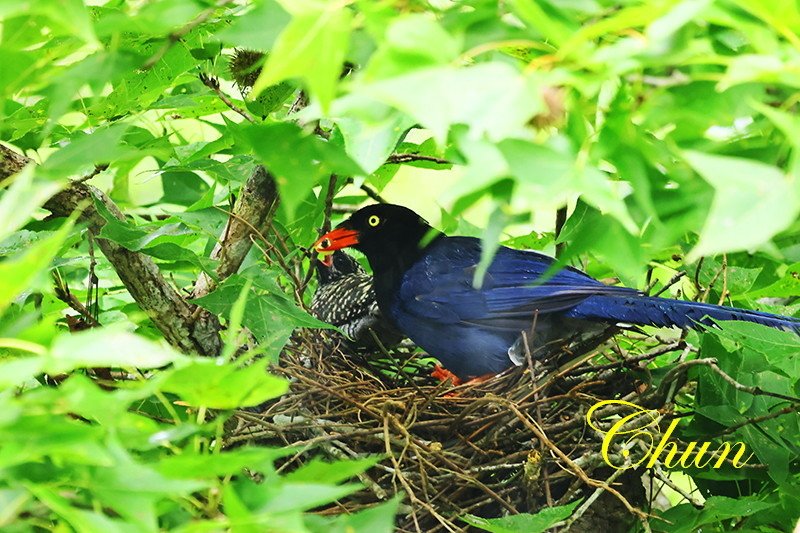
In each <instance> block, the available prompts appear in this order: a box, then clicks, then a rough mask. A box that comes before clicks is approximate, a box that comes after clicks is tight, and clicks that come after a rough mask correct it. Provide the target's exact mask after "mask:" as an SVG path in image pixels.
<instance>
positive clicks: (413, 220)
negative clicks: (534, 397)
mask: <svg viewBox="0 0 800 533" xmlns="http://www.w3.org/2000/svg"><path fill="white" fill-rule="evenodd" d="M347 247H353V248H355V249H356V250H359V251H360V252H362V253H364V255H366V256H367V260H368V261H369V264H370V266H371V267H372V273H373V278H374V287H375V293H376V297H377V301H378V306H379V307H380V309H381V311H382V312H383V314H384V315H385V316H386V317H388V318H389V319H390V320H392V321H393V322H394V324H395V325H396V326H397V328H398V329H399V330H400V331H402V332H403V333H405V334H406V335H407V336H408V337H409V338H410V339H411V340H412V341H414V342H415V343H416V344H417V345H419V346H420V347H421V348H423V349H424V350H426V351H427V352H428V353H429V354H431V355H432V356H433V357H436V358H437V359H438V360H439V361H440V362H441V363H442V365H443V366H444V367H445V368H446V369H447V370H448V371H450V372H452V373H453V374H455V376H457V377H458V378H459V380H466V379H472V378H476V377H483V376H487V375H494V374H497V373H500V372H502V371H503V370H506V369H507V368H510V367H511V366H514V365H515V364H520V363H521V362H522V360H523V359H522V358H523V357H524V352H522V351H521V350H522V343H521V339H522V338H523V337H522V336H523V335H524V334H526V333H525V332H528V331H530V330H531V328H532V326H534V321H535V331H534V333H533V334H532V335H531V336H529V337H528V339H530V340H531V342H532V343H533V345H532V346H530V349H531V350H537V349H538V348H540V347H542V346H543V345H545V344H548V343H551V342H554V341H558V340H559V339H564V338H567V337H571V336H574V335H575V334H576V333H591V332H593V331H598V330H599V331H602V330H603V329H605V328H606V327H608V326H613V325H616V324H620V323H622V324H630V325H652V326H677V327H679V328H694V327H702V326H713V324H714V321H717V320H744V321H748V322H756V323H758V324H763V325H766V326H770V327H774V328H781V329H787V330H792V331H794V332H796V333H798V334H800V319H795V318H790V317H784V316H779V315H773V314H769V313H762V312H759V311H750V310H746V309H737V308H733V307H723V306H718V305H711V304H704V303H696V302H689V301H682V300H672V299H667V298H658V297H650V296H646V295H644V294H643V293H641V292H639V291H637V290H635V289H630V288H626V287H618V286H609V285H605V284H603V283H601V282H600V281H597V280H596V279H594V278H592V277H591V276H589V275H588V274H585V273H584V272H581V271H580V270H578V269H575V268H572V267H564V268H562V269H561V270H559V271H557V272H556V273H554V274H553V275H552V276H550V277H546V278H542V276H543V275H544V274H545V273H546V272H548V269H549V268H550V267H551V266H552V265H553V263H554V261H555V260H554V259H553V258H551V257H549V256H546V255H543V254H540V253H537V252H533V251H523V250H514V249H511V248H506V247H503V246H501V247H500V248H499V249H498V251H497V253H496V254H495V256H494V259H493V260H492V263H491V265H490V266H489V268H488V271H487V272H486V275H485V277H484V280H483V283H482V285H481V286H480V288H475V287H474V286H473V279H474V275H475V271H476V269H477V267H478V264H479V262H480V257H481V242H480V240H479V239H476V238H473V237H448V236H446V235H444V234H441V233H439V232H437V231H436V230H434V229H433V228H431V226H430V225H429V224H428V223H427V222H426V221H425V220H424V219H422V217H420V216H419V215H417V214H416V213H414V212H413V211H412V210H410V209H407V208H405V207H402V206H399V205H392V204H377V205H371V206H367V207H364V208H362V209H359V210H358V211H356V212H355V213H353V214H352V216H351V217H350V218H349V219H348V220H346V221H344V222H342V223H341V224H339V225H338V226H337V227H336V229H334V230H333V231H330V232H329V233H327V234H325V235H323V236H322V237H321V238H320V239H319V240H318V241H317V242H316V243H315V244H314V248H315V250H316V251H317V252H319V253H322V254H328V253H331V252H333V251H335V250H340V249H342V248H347ZM540 279H544V281H543V282H541V281H539V280H540ZM439 377H444V375H443V374H439Z"/></svg>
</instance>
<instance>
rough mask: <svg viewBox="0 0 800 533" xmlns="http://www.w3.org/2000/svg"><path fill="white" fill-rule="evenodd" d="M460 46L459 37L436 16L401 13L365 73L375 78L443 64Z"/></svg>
mask: <svg viewBox="0 0 800 533" xmlns="http://www.w3.org/2000/svg"><path fill="white" fill-rule="evenodd" d="M460 49H461V43H460V42H459V40H458V39H456V38H455V37H454V36H452V35H450V34H449V33H447V31H445V30H444V28H442V26H441V25H440V24H439V23H438V22H437V21H436V19H434V18H432V17H429V16H427V15H423V14H412V15H405V16H401V17H398V18H396V19H394V20H393V21H392V23H391V25H390V26H389V28H388V29H387V31H386V36H385V40H384V41H382V42H381V47H380V48H379V49H378V50H377V51H376V52H375V53H374V54H373V55H372V57H371V58H370V62H369V64H368V65H367V67H366V69H365V71H364V75H365V76H366V78H367V79H370V80H376V79H381V78H390V77H393V76H398V75H400V74H405V73H406V72H412V71H414V70H419V69H421V68H424V67H428V66H436V65H445V64H447V63H450V62H451V61H454V60H455V59H456V58H457V57H458V54H459V51H460Z"/></svg>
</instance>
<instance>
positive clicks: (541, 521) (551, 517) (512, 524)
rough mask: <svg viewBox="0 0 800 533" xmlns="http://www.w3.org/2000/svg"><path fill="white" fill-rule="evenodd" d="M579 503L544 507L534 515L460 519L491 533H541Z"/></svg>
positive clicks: (560, 519) (471, 516)
mask: <svg viewBox="0 0 800 533" xmlns="http://www.w3.org/2000/svg"><path fill="white" fill-rule="evenodd" d="M579 503H581V501H580V500H578V501H575V502H572V503H569V504H567V505H560V506H558V507H545V508H543V509H542V510H541V511H539V512H538V513H535V514H528V513H520V514H516V515H510V516H504V517H503V518H489V519H487V518H480V517H478V516H474V515H471V514H467V515H464V516H462V517H461V519H462V520H463V521H464V522H466V523H467V524H469V525H471V526H474V527H477V528H479V529H482V530H484V531H490V532H491V533H518V532H520V531H524V532H525V533H541V532H543V531H546V530H548V529H550V528H551V527H553V526H554V525H555V524H557V523H558V522H561V521H562V520H564V519H565V518H568V517H569V516H570V515H571V514H572V511H574V510H575V508H576V507H577V506H578V504H579Z"/></svg>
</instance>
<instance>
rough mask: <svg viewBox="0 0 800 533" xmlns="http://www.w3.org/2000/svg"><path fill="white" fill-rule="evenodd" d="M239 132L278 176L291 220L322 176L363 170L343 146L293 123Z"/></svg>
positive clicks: (285, 207)
mask: <svg viewBox="0 0 800 533" xmlns="http://www.w3.org/2000/svg"><path fill="white" fill-rule="evenodd" d="M240 131H241V133H242V135H243V136H244V138H245V139H246V140H247V142H248V143H249V144H250V146H251V147H252V149H253V151H254V152H255V153H256V155H257V156H258V157H259V158H260V159H261V160H262V161H263V163H264V165H265V166H266V167H267V168H268V169H269V170H270V172H271V173H272V174H273V175H274V176H275V181H276V183H277V185H278V191H279V192H280V195H281V208H282V209H284V210H285V211H286V214H287V215H288V218H290V219H291V218H294V214H295V211H296V210H297V207H298V206H299V205H300V203H301V202H302V201H303V200H305V199H306V197H307V196H308V194H309V193H310V192H311V189H312V188H313V187H314V186H315V185H317V184H318V183H319V182H320V180H321V179H322V178H323V177H327V176H329V175H330V174H332V173H333V174H341V175H344V176H352V175H361V174H363V173H364V171H363V170H362V169H360V168H359V167H358V165H356V164H355V163H353V161H352V160H351V159H350V158H349V157H347V155H346V154H345V153H344V151H343V150H342V149H341V148H340V147H338V146H334V145H333V144H332V143H331V142H327V141H324V140H322V139H320V138H318V137H315V136H310V135H305V134H304V133H303V131H302V130H301V129H300V128H299V127H297V126H295V125H294V124H289V123H285V122H284V123H277V124H269V125H261V124H259V125H250V126H245V127H243V128H242V129H241V130H240Z"/></svg>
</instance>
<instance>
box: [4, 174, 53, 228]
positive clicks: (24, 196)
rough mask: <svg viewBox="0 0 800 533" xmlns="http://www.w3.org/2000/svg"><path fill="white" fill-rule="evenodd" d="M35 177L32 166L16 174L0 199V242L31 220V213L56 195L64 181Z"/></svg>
mask: <svg viewBox="0 0 800 533" xmlns="http://www.w3.org/2000/svg"><path fill="white" fill-rule="evenodd" d="M34 176H35V170H34V167H33V166H32V165H28V166H26V167H25V168H23V169H22V171H20V172H19V173H18V174H16V175H15V176H14V178H13V181H12V182H11V186H10V187H8V188H7V189H5V190H4V191H3V196H2V198H0V240H2V239H5V238H6V237H8V236H9V235H11V234H12V233H14V232H15V231H17V230H18V229H20V228H21V227H22V226H24V225H25V224H26V223H27V222H28V220H29V219H30V218H31V216H32V215H33V213H34V212H35V211H36V209H38V208H39V207H41V206H42V204H44V203H45V202H46V201H47V200H49V199H50V198H51V197H52V196H53V195H54V194H55V193H57V192H58V191H59V190H61V188H62V187H63V186H64V184H65V183H66V180H65V179H58V180H49V179H41V178H38V177H34Z"/></svg>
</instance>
